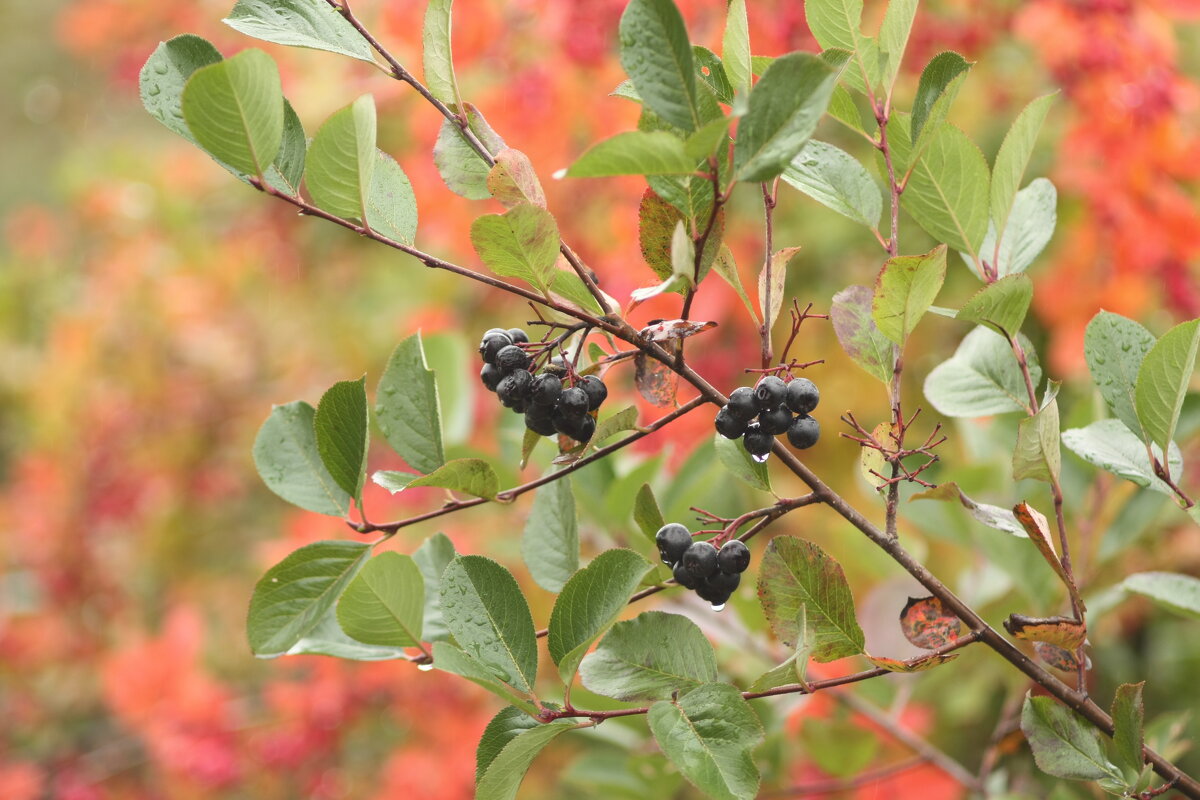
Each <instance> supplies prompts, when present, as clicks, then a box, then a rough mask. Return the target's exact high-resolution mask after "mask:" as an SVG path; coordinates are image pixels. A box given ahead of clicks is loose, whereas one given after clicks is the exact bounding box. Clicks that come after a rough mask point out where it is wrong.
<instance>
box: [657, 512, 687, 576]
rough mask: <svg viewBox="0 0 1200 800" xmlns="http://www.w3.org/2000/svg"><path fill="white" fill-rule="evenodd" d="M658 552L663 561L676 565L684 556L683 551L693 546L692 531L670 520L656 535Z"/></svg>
mask: <svg viewBox="0 0 1200 800" xmlns="http://www.w3.org/2000/svg"><path fill="white" fill-rule="evenodd" d="M654 543H655V544H657V545H658V554H659V556H661V557H662V560H663V563H664V564H668V565H671V566H674V565H675V564H678V563H679V559H681V558H683V553H684V551H685V550H687V549H688V548H689V547H691V546H692V532H691V531H689V530H688V529H687V528H686V527H685V526H683V525H680V524H679V523H678V522H669V523H667V524H666V525H663V526H662V527H661V528H659V529H658V533H656V534H655V535H654Z"/></svg>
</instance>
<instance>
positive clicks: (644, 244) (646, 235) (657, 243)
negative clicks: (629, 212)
mask: <svg viewBox="0 0 1200 800" xmlns="http://www.w3.org/2000/svg"><path fill="white" fill-rule="evenodd" d="M683 220H684V216H683V214H682V213H681V212H680V211H679V210H678V209H677V208H675V206H673V205H671V204H670V203H668V202H667V201H666V200H664V199H663V198H661V197H659V196H658V195H657V194H655V193H654V192H653V191H651V190H649V189H647V190H646V192H645V193H643V194H642V201H641V203H640V204H639V206H638V243H639V245H640V246H641V249H642V258H644V259H645V260H646V263H647V264H648V265H649V266H650V269H652V270H654V274H655V275H657V276H658V277H659V279H660V280H666V279H667V278H669V277H671V275H672V267H671V240H672V239H673V237H674V235H675V230H676V228H677V227H678V225H679V224H680V223H681V222H683Z"/></svg>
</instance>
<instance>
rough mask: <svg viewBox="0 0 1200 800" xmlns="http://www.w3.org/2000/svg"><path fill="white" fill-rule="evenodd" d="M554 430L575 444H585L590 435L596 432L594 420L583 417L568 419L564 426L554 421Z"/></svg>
mask: <svg viewBox="0 0 1200 800" xmlns="http://www.w3.org/2000/svg"><path fill="white" fill-rule="evenodd" d="M554 428H555V430H557V431H558V432H559V433H562V434H566V435H567V436H570V437H571V438H572V439H574V440H575V441H577V442H587V441H590V440H591V438H592V434H593V433H595V432H596V420H595V419H594V418H593V417H589V416H587V415H584V416H582V417H577V418H576V417H568V418H567V422H566V423H565V424H561V425H560V424H559V422H558V420H555V423H554Z"/></svg>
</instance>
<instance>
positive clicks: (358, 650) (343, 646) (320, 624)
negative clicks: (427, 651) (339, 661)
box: [283, 606, 408, 661]
mask: <svg viewBox="0 0 1200 800" xmlns="http://www.w3.org/2000/svg"><path fill="white" fill-rule="evenodd" d="M283 655H287V656H301V655H315V656H330V657H331V658H344V659H348V660H350V661H393V660H397V659H406V658H408V654H407V653H405V652H404V648H403V647H388V646H386V645H376V644H364V643H363V642H359V641H356V640H354V639H351V638H350V637H349V636H347V635H346V632H345V631H343V630H342V626H341V625H339V624H338V620H337V607H336V606H330V607H329V609H328V610H327V611H326V612H325V613H324V614H322V615H321V617H320V618H319V619H318V620H317V622H316V624H315V625H313V627H312V629H311V630H309V631H308V633H306V634H304V635H303V636H302V637H300V640H299V641H298V642H296V643H295V644H294V645H292V646H291V647H289V648H288V650H287V652H286V653H283Z"/></svg>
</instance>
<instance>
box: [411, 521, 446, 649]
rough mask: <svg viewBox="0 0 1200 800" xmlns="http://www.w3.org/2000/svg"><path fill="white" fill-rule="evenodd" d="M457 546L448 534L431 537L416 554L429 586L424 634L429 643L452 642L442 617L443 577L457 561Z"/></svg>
mask: <svg viewBox="0 0 1200 800" xmlns="http://www.w3.org/2000/svg"><path fill="white" fill-rule="evenodd" d="M455 555H457V553H455V552H454V542H452V541H450V539H449V537H447V536H446V534H444V533H435V534H434V535H433V536H430V537H429V538H428V539H426V540H425V541H424V542H422V543H421V546H420V547H418V548H417V551H416V552H415V553H413V561H415V562H416V563H417V569H419V570H420V571H421V578H422V580H423V582H424V584H425V616H424V620H423V622H422V624H421V630H422V632H423V635H424V636H425V641H427V642H437V641H442V640H445V639H449V638H450V631H449V630H448V629H447V628H446V620H445V618H444V617H443V615H442V593H441V587H442V573H443V572H444V571H445V569H446V565H448V564H449V563H450V562H451V561H453V560H454V556H455Z"/></svg>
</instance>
